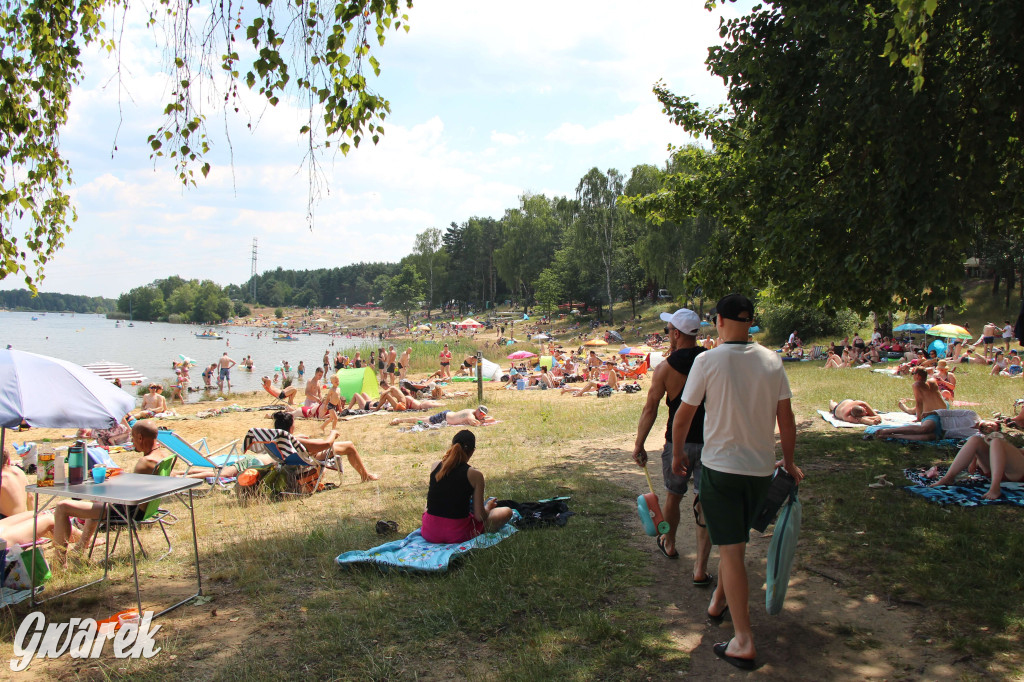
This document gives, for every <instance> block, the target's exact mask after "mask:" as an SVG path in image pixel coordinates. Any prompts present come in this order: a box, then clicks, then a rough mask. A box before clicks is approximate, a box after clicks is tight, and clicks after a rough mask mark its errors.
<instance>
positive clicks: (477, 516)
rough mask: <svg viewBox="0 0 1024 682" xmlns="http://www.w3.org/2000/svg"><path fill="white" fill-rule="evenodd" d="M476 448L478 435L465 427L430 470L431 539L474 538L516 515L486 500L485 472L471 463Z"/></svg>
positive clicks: (426, 534)
mask: <svg viewBox="0 0 1024 682" xmlns="http://www.w3.org/2000/svg"><path fill="white" fill-rule="evenodd" d="M475 449H476V436H474V435H473V432H472V431H468V430H462V431H459V432H458V433H457V434H455V437H454V438H452V445H451V447H450V448H448V451H447V452H446V453H444V457H443V458H442V459H441V461H440V462H438V463H437V464H435V465H434V467H433V470H432V471H431V472H430V480H429V487H428V488H427V506H426V509H424V511H423V528H422V529H421V530H420V533H421V535H422V536H423V539H424V540H426V541H427V542H436V543H452V542H465V541H466V540H471V539H473V538H475V537H476V536H477V535H480V534H481V533H493V532H495V531H496V530H498V529H499V528H501V527H502V526H504V525H505V524H506V523H508V521H509V519H511V518H512V510H511V509H509V508H508V507H498V506H496V505H495V503H494V500H493V499H492V500H487V502H486V504H485V503H484V500H485V499H486V498H485V497H484V475H483V474H482V473H481V472H480V471H479V470H477V469H474V468H473V467H471V466H469V458H470V457H472V456H473V451H474V450H475Z"/></svg>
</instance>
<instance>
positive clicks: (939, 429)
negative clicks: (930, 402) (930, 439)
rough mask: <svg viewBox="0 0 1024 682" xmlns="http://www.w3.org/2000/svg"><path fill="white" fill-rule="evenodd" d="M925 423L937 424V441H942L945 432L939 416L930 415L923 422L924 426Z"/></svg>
mask: <svg viewBox="0 0 1024 682" xmlns="http://www.w3.org/2000/svg"><path fill="white" fill-rule="evenodd" d="M925 422H935V440H942V436H943V434H944V431H943V430H942V419H940V418H939V415H937V414H930V415H928V416H927V417H924V418H923V419H922V420H921V423H922V424H924V423H925Z"/></svg>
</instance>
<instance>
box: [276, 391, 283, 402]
mask: <svg viewBox="0 0 1024 682" xmlns="http://www.w3.org/2000/svg"><path fill="white" fill-rule="evenodd" d="M284 396H285V393H284V391H281V392H280V393H278V394H277V399H278V400H284Z"/></svg>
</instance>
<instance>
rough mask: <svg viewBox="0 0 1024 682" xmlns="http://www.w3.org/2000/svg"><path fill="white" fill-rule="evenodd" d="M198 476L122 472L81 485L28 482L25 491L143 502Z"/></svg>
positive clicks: (179, 488) (189, 484)
mask: <svg viewBox="0 0 1024 682" xmlns="http://www.w3.org/2000/svg"><path fill="white" fill-rule="evenodd" d="M203 483H204V481H203V480H202V479H198V478H186V477H169V476H154V475H152V474H121V475H119V476H114V477H113V478H108V479H107V480H105V481H103V483H94V482H92V481H89V482H87V483H80V484H78V485H54V486H42V487H40V486H38V485H29V486H25V492H26V493H38V494H40V495H53V496H56V497H74V498H77V499H79V500H92V501H93V502H108V503H113V504H143V503H145V502H149V501H150V500H156V499H159V498H161V497H167V496H168V495H173V494H175V493H180V492H184V491H186V490H188V489H189V488H195V487H197V486H200V485H203Z"/></svg>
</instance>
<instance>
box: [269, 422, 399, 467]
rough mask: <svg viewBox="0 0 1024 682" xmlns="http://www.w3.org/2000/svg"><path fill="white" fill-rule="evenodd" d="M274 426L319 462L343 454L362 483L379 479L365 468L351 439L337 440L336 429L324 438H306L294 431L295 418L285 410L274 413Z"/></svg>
mask: <svg viewBox="0 0 1024 682" xmlns="http://www.w3.org/2000/svg"><path fill="white" fill-rule="evenodd" d="M274 427H275V428H277V429H279V430H281V431H287V432H288V433H290V434H292V436H293V437H294V438H295V440H297V441H298V442H299V443H300V444H301V445H302V447H304V448H306V452H308V453H309V454H311V455H312V456H313V457H315V458H316V459H318V460H320V461H321V462H324V461H326V460H327V458H328V457H341V456H342V455H344V456H345V457H347V458H348V463H349V464H351V465H352V468H353V469H355V470H356V472H357V473H358V474H359V478H360V479H361V482H363V483H366V482H367V481H376V480H378V479H380V476H378V475H377V474H371V473H370V472H369V471H367V470H366V465H365V464H363V458H362V457H360V456H359V451H358V450H356V446H355V443H353V442H352V441H339V440H338V436H339V435H340V434H339V433H338V432H337V431H331V432H330V433H329V434H327V436H326V437H325V438H319V439H314V438H307V437H306V436H302V435H300V434H297V433H295V419H294V418H293V417H292V416H291V415H290V414H288V413H287V412H275V413H274Z"/></svg>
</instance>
